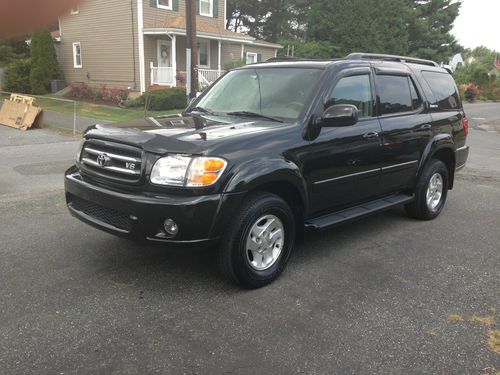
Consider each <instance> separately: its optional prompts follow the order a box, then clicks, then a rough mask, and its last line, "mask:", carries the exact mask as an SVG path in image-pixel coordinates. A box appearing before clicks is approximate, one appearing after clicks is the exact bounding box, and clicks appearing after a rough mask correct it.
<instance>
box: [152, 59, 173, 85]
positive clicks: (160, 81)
mask: <svg viewBox="0 0 500 375" xmlns="http://www.w3.org/2000/svg"><path fill="white" fill-rule="evenodd" d="M150 68H151V84H152V85H162V86H170V87H173V86H176V83H177V82H176V80H177V79H176V75H175V72H174V68H172V67H165V68H160V67H157V66H153V63H151V66H150Z"/></svg>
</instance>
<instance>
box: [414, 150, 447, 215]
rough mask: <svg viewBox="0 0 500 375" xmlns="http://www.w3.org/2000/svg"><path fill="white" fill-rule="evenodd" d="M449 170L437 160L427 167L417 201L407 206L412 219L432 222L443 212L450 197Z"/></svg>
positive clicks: (420, 179)
mask: <svg viewBox="0 0 500 375" xmlns="http://www.w3.org/2000/svg"><path fill="white" fill-rule="evenodd" d="M448 178H449V177H448V168H446V165H445V164H444V163H443V162H442V161H441V160H437V159H432V160H431V161H430V162H429V164H428V165H427V166H426V167H425V169H424V171H423V173H422V175H421V176H420V178H419V180H418V182H417V187H416V189H415V200H414V201H413V202H412V203H409V204H407V205H406V206H405V209H406V212H407V214H408V215H409V216H410V217H413V218H415V219H419V220H432V219H435V218H436V217H438V216H439V214H440V213H441V211H442V210H443V207H444V204H445V202H446V197H447V195H448Z"/></svg>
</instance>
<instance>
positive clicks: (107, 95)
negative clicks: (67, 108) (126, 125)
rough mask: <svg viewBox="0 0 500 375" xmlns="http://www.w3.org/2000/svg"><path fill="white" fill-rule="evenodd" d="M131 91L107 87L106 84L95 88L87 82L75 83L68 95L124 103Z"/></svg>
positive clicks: (76, 97)
mask: <svg viewBox="0 0 500 375" xmlns="http://www.w3.org/2000/svg"><path fill="white" fill-rule="evenodd" d="M129 93H130V90H126V89H120V88H107V87H106V86H102V87H99V88H94V87H91V86H88V85H87V84H85V83H73V84H71V89H70V91H69V93H68V96H69V97H72V98H75V99H84V100H93V101H97V102H105V103H111V104H123V103H124V102H125V101H126V100H127V98H128V95H129Z"/></svg>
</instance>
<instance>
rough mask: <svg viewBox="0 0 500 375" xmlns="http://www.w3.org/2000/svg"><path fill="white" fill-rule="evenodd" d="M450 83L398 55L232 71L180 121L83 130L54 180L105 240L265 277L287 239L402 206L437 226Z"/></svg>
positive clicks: (286, 249) (456, 123)
mask: <svg viewBox="0 0 500 375" xmlns="http://www.w3.org/2000/svg"><path fill="white" fill-rule="evenodd" d="M467 132H468V120H467V118H466V117H465V114H464V111H463V108H462V104H461V101H460V98H459V95H458V92H457V89H456V86H455V83H454V81H453V78H452V76H451V75H450V74H449V72H447V71H446V70H445V69H443V68H440V67H439V66H438V65H437V64H436V63H434V62H432V61H427V60H420V59H415V58H410V57H399V56H388V55H373V54H359V53H357V54H351V55H349V56H348V57H347V58H346V59H343V60H338V61H272V62H267V63H260V64H255V65H250V66H246V67H243V68H241V69H236V70H233V71H231V72H229V73H227V74H226V75H224V76H223V77H221V78H220V79H219V80H218V81H217V82H215V83H214V84H213V85H212V86H211V87H210V88H209V89H208V90H206V91H205V92H204V93H203V94H201V95H200V96H199V97H198V98H197V99H196V100H194V102H192V103H191V104H190V105H189V106H188V108H187V109H186V110H185V111H184V112H183V113H182V115H179V116H174V117H156V118H148V119H144V120H140V121H137V122H131V123H127V124H121V125H114V126H102V125H95V126H92V127H90V128H89V129H88V130H87V131H86V132H85V135H84V140H83V144H82V147H81V149H80V151H79V153H78V157H77V160H76V165H75V166H73V167H71V168H70V169H69V170H68V171H67V172H66V178H65V187H66V199H67V204H68V208H69V210H70V212H71V213H72V214H73V215H74V216H76V217H77V218H79V219H81V220H83V221H84V222H86V223H88V224H90V225H93V226H94V227H97V228H99V229H102V230H105V231H107V232H110V233H113V234H117V235H121V236H125V237H129V238H133V239H147V240H150V241H157V242H163V243H166V244H173V243H175V244H185V245H193V244H197V243H216V244H218V245H219V247H218V260H219V261H218V263H219V266H220V269H221V271H222V274H223V275H224V276H226V277H228V278H229V279H231V280H234V281H236V282H238V283H239V284H240V285H242V286H244V287H248V288H255V287H260V286H263V285H265V284H267V283H269V282H271V281H273V280H274V279H276V278H277V277H278V276H279V275H280V273H281V272H282V271H283V269H284V268H285V265H286V264H287V261H288V259H289V258H290V254H291V252H292V249H293V247H294V242H295V240H296V239H297V238H302V236H301V235H302V234H303V233H304V232H305V231H306V230H323V229H326V228H330V227H332V226H334V225H337V224H340V223H344V222H347V221H350V220H353V219H357V218H360V217H363V216H366V215H369V214H373V213H376V212H379V211H382V210H385V209H387V208H390V207H393V206H396V205H399V204H404V205H405V207H406V210H407V212H408V214H409V215H410V216H412V217H414V218H417V219H422V220H429V219H434V218H435V217H436V216H438V215H439V213H440V212H441V210H442V209H443V206H444V204H445V200H446V196H447V193H448V190H450V189H452V188H453V183H454V177H455V172H456V171H457V170H458V169H460V168H462V167H463V166H464V165H465V162H466V159H467V156H468V153H469V148H468V146H466V136H467Z"/></svg>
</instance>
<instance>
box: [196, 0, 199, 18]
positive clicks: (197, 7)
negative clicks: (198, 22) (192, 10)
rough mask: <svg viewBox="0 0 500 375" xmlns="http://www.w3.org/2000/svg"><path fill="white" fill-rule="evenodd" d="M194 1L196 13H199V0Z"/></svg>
mask: <svg viewBox="0 0 500 375" xmlns="http://www.w3.org/2000/svg"><path fill="white" fill-rule="evenodd" d="M195 3H196V14H198V15H199V14H200V0H195Z"/></svg>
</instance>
